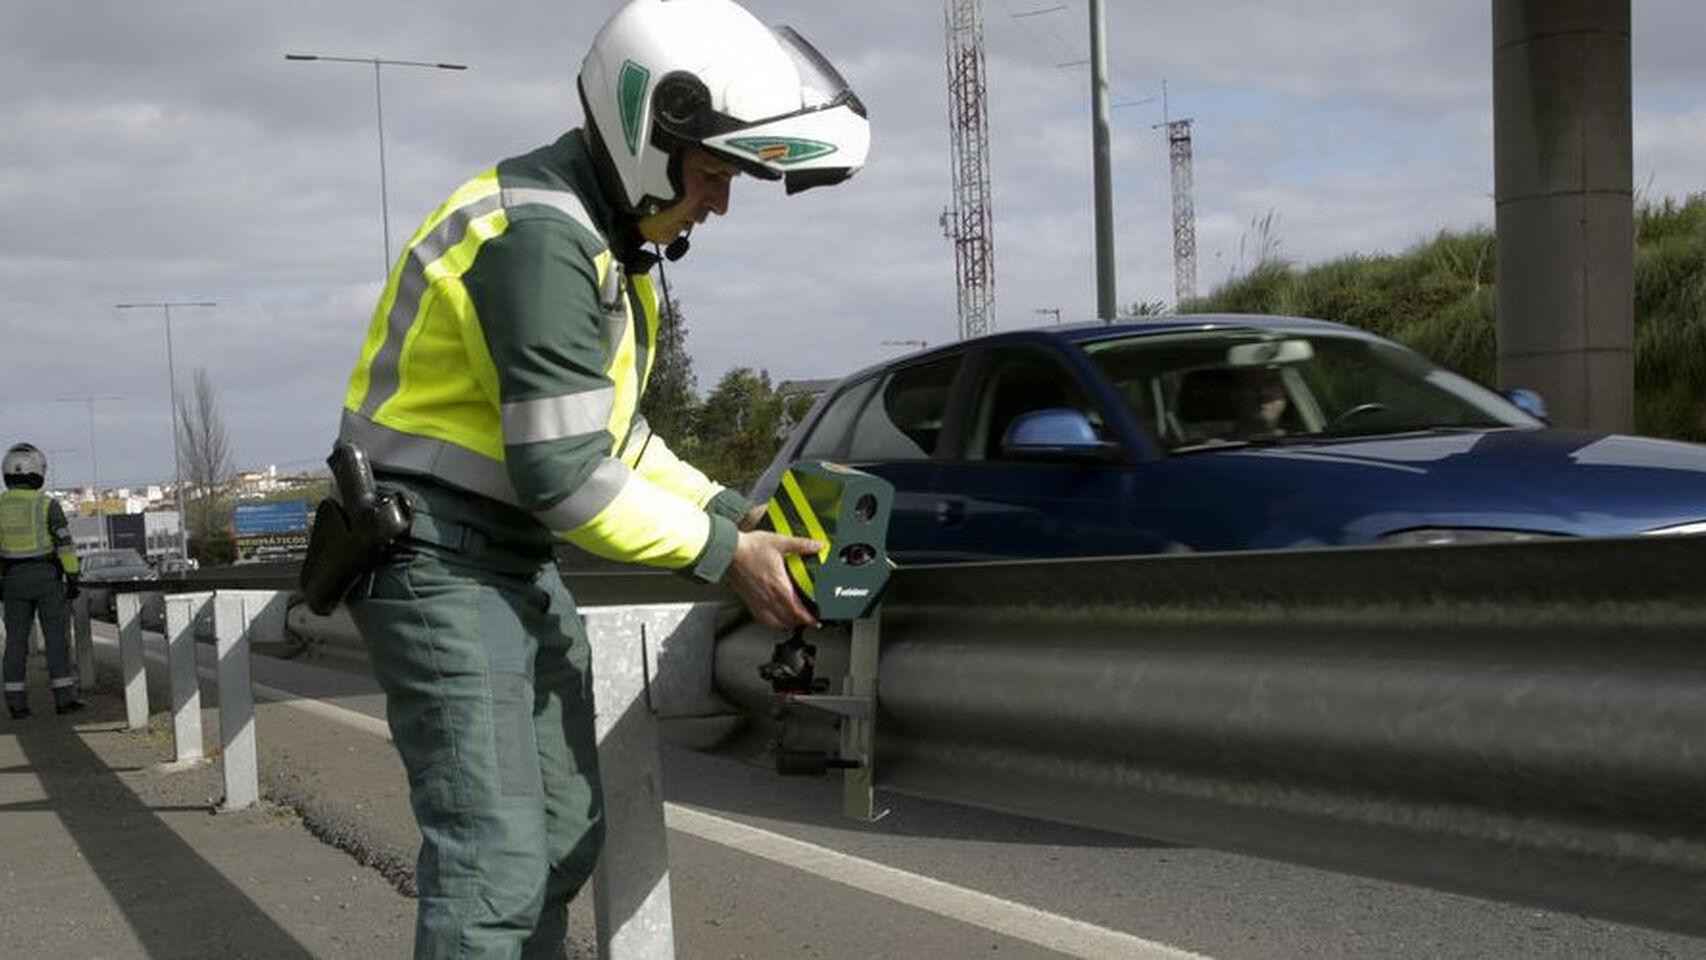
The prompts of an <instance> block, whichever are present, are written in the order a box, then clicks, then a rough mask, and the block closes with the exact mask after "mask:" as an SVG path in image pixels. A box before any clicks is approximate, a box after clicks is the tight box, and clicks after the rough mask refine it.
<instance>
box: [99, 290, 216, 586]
mask: <svg viewBox="0 0 1706 960" xmlns="http://www.w3.org/2000/svg"><path fill="white" fill-rule="evenodd" d="M217 306H219V304H218V303H216V302H214V301H212V300H172V301H156V302H153V303H115V304H113V307H114V309H118V310H139V309H156V308H157V309H159V310H161V311H163V312H164V313H165V315H166V379H167V380H168V381H170V386H171V392H172V483H173V486H172V498H173V500H174V501H175V502H176V503H177V505H178V556H179V558H180V559H183V560H188V559H189V556H190V537H189V524H188V520H189V515H188V514H187V513H185V512H184V467H183V461H182V458H181V457H179V456H178V373H177V370H176V368H175V366H174V361H173V359H172V308H173V307H217Z"/></svg>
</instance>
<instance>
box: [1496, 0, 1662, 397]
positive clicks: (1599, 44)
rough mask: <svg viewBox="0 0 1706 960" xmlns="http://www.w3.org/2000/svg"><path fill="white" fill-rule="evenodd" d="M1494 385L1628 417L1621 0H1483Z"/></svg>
mask: <svg viewBox="0 0 1706 960" xmlns="http://www.w3.org/2000/svg"><path fill="white" fill-rule="evenodd" d="M1492 8H1493V171H1494V177H1493V179H1494V191H1495V193H1494V197H1495V202H1496V205H1497V211H1498V221H1497V222H1498V378H1499V386H1501V387H1503V388H1506V389H1509V388H1513V387H1529V388H1531V389H1534V390H1538V391H1540V393H1541V395H1542V396H1544V397H1545V398H1546V401H1547V403H1548V404H1549V406H1550V408H1551V414H1552V420H1553V423H1554V424H1556V425H1558V426H1562V427H1571V428H1578V429H1591V430H1608V431H1629V430H1632V429H1633V428H1634V419H1635V417H1634V410H1635V405H1634V379H1635V374H1634V342H1635V339H1634V338H1635V333H1634V315H1635V308H1634V273H1635V252H1634V251H1635V237H1634V233H1635V226H1634V206H1633V200H1634V196H1633V182H1632V181H1633V173H1632V166H1633V160H1632V153H1633V147H1632V142H1633V133H1632V120H1631V116H1632V112H1633V111H1632V107H1631V93H1630V91H1631V80H1630V69H1631V68H1630V62H1631V54H1630V44H1629V27H1630V0H1492Z"/></svg>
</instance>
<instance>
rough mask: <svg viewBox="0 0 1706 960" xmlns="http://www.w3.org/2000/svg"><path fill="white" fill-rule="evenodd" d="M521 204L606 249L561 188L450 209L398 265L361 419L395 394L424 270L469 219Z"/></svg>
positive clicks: (504, 193) (506, 193) (502, 194)
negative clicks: (555, 217)
mask: <svg viewBox="0 0 1706 960" xmlns="http://www.w3.org/2000/svg"><path fill="white" fill-rule="evenodd" d="M526 204H540V205H542V206H547V207H551V208H552V209H554V210H557V211H560V212H561V213H562V214H563V215H564V216H567V217H568V218H569V219H571V220H573V221H575V222H576V223H578V224H580V225H581V226H583V227H585V228H586V229H587V230H589V231H591V232H592V235H593V236H595V237H598V238H599V242H600V243H605V244H606V245H608V241H606V240H605V239H604V231H602V230H600V229H599V228H598V226H597V225H596V224H595V223H593V220H592V217H591V216H590V215H589V214H588V213H587V212H586V205H585V204H583V203H581V200H580V197H577V196H575V195H574V194H573V193H570V192H568V191H565V190H539V189H531V188H517V189H507V190H499V191H498V192H497V193H495V194H489V195H487V196H484V197H481V198H479V199H478V200H473V201H470V202H469V203H467V204H466V205H464V206H461V207H458V208H457V209H456V210H454V211H452V212H451V214H450V215H449V216H447V217H445V218H444V220H443V222H441V223H440V224H439V225H438V226H436V227H434V228H433V229H432V231H431V232H429V233H428V234H427V235H426V236H425V237H422V238H421V242H420V243H417V244H415V245H414V246H413V247H412V248H410V250H409V253H408V255H407V257H406V258H405V259H404V261H403V270H402V273H401V275H400V276H398V278H397V297H396V299H395V300H393V301H391V311H390V312H389V313H388V314H386V317H385V343H384V344H382V345H381V346H380V348H379V352H378V353H377V354H375V355H374V357H373V364H372V366H371V367H370V368H369V370H368V384H367V396H365V397H364V398H362V402H361V414H362V416H365V417H369V418H371V417H372V416H373V415H374V414H376V413H378V412H379V408H380V407H382V406H384V405H385V403H386V401H388V400H390V399H391V398H392V397H394V396H396V395H397V390H398V388H399V386H400V384H399V376H400V375H399V372H398V370H399V366H400V364H401V361H402V355H403V342H404V341H405V340H406V339H407V338H408V335H409V328H410V327H412V326H414V323H415V315H416V314H418V313H419V312H420V309H421V298H422V297H424V296H425V295H426V291H427V277H426V271H427V267H429V266H431V265H432V264H433V263H434V262H436V261H437V260H438V259H439V258H440V257H443V256H444V255H445V254H446V253H448V252H449V251H450V250H451V249H452V248H453V247H455V246H456V245H457V244H459V243H461V242H462V241H463V240H464V239H465V238H466V237H467V236H468V226H469V225H470V224H471V223H473V221H475V220H478V219H479V218H481V217H483V216H486V215H487V214H489V213H491V212H492V211H494V210H497V209H498V208H500V207H504V208H508V207H516V206H524V205H526Z"/></svg>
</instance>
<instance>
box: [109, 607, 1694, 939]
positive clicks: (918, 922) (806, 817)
mask: <svg viewBox="0 0 1706 960" xmlns="http://www.w3.org/2000/svg"><path fill="white" fill-rule="evenodd" d="M96 633H97V636H101V635H102V634H103V633H104V634H105V636H107V637H109V638H110V637H111V636H112V627H111V626H110V625H107V624H97V625H96ZM150 642H151V644H158V638H153V639H151V641H150ZM201 653H202V655H203V656H204V658H205V660H204V662H205V663H206V664H207V665H209V666H211V663H212V651H211V650H206V649H204V650H202V651H201ZM150 671H151V674H152V673H154V672H156V671H158V672H159V673H161V675H162V676H163V669H162V666H161V664H159V663H151V664H150ZM364 671H365V667H364V666H363V665H362V664H360V663H351V662H344V661H338V660H335V659H332V658H325V659H322V660H321V661H319V662H316V663H301V662H296V661H284V660H275V659H271V658H267V657H257V658H256V660H255V663H254V669H253V673H254V680H255V682H256V684H257V685H258V686H259V687H262V688H266V689H265V690H263V691H262V694H263V697H264V696H265V695H266V693H267V691H268V690H270V691H272V692H273V695H274V696H275V697H277V696H282V697H284V699H282V700H275V702H264V703H263V704H262V706H261V707H260V709H259V717H258V724H259V743H260V749H261V753H262V757H261V759H262V766H263V779H264V780H265V781H266V782H265V783H264V784H263V789H265V790H266V791H267V792H268V793H269V794H270V795H272V796H273V797H274V798H275V799H279V800H282V801H284V802H287V803H290V804H292V805H294V806H297V807H298V809H300V810H302V811H303V812H304V815H305V819H306V820H307V821H308V822H309V824H310V825H311V826H312V827H313V828H314V829H316V831H317V832H320V833H321V835H322V836H323V837H324V838H325V839H327V840H328V841H330V842H335V843H337V844H339V845H340V846H343V847H344V848H345V849H347V850H349V851H350V852H351V853H352V855H354V856H356V857H357V858H358V859H360V860H362V861H363V862H365V863H368V864H369V865H370V866H374V867H375V868H377V869H380V870H381V871H382V872H385V873H387V875H389V876H391V877H392V878H393V879H394V880H400V881H401V882H403V883H404V884H406V883H407V882H408V873H409V865H410V863H411V861H412V855H413V846H414V843H415V835H414V828H413V824H412V821H411V820H410V819H409V814H408V808H407V798H406V796H405V794H404V782H403V775H402V771H401V768H400V766H399V765H398V763H397V761H396V758H395V755H394V753H393V752H392V750H391V748H390V746H389V744H388V743H386V742H385V740H384V739H383V737H382V726H381V725H380V723H379V722H378V720H377V718H380V717H382V716H383V711H384V706H383V698H382V697H381V696H380V695H379V694H378V692H377V690H376V688H375V687H374V685H373V683H372V681H371V680H370V679H369V678H368V677H367V676H366V675H365V672H364ZM212 696H213V692H212V691H211V689H208V690H204V697H206V698H209V702H211V697H212ZM160 702H163V701H159V700H157V701H156V708H158V704H159V703H160ZM325 707H331V708H333V709H329V710H328V709H325ZM663 769H664V787H665V795H666V798H667V800H668V801H669V803H670V808H669V811H668V814H669V818H670V823H671V827H672V830H671V834H670V838H669V841H670V858H671V892H672V898H673V902H674V908H675V929H676V940H677V943H678V946H679V955H680V956H682V957H683V958H699V957H705V958H754V960H760V958H771V957H777V958H782V957H789V958H792V957H813V958H830V960H843V958H847V960H851V958H873V957H902V956H907V957H914V956H934V957H941V958H961V957H1007V958H1012V957H1062V956H1081V957H1119V958H1127V957H1130V958H1139V957H1156V958H1177V957H1188V956H1193V955H1194V956H1203V957H1213V958H1225V960H1233V958H1251V960H1255V958H1262V960H1272V958H1300V960H1302V958H1306V960H1324V958H1336V957H1347V958H1348V957H1357V958H1363V957H1393V958H1412V957H1413V958H1418V960H1420V958H1427V960H1440V958H1459V957H1462V958H1469V957H1489V958H1492V957H1497V958H1512V957H1557V958H1577V957H1606V958H1624V957H1628V958H1636V957H1642V958H1644V957H1701V958H1706V939H1696V938H1689V937H1681V936H1675V935H1671V934H1666V933H1660V932H1656V931H1650V930H1645V929H1641V928H1636V927H1630V926H1624V925H1620V924H1613V923H1607V922H1603V921H1599V920H1593V919H1587V918H1583V917H1578V916H1574V915H1570V914H1563V913H1557V912H1551V911H1543V910H1535V909H1532V908H1527V907H1517V906H1511V905H1506V904H1500V903H1493V902H1490V901H1484V900H1479V899H1475V898H1471V897H1464V896H1458V895H1453V894H1444V893H1438V892H1434V891H1431V890H1426V889H1421V888H1416V887H1409V886H1404V885H1399V884H1393V883H1387V882H1383V881H1376V880H1367V879H1362V878H1358V877H1351V876H1344V875H1339V874H1332V873H1326V872H1322V871H1317V870H1311V869H1306V868H1299V867H1292V866H1288V865H1285V864H1279V863H1273V862H1268V861H1262V860H1255V859H1251V858H1247V857H1241V856H1235V855H1231V854H1226V853H1220V852H1217V851H1213V850H1206V849H1198V848H1181V847H1175V846H1170V845H1166V844H1162V843H1153V842H1145V841H1142V840H1138V839H1134V838H1131V837H1126V836H1118V835H1112V834H1103V833H1098V832H1094V831H1088V830H1082V829H1078V828H1073V827H1066V826H1059V825H1054V824H1050V823H1045V822H1041V821H1036V820H1029V819H1023V818H1017V817H1010V816H1004V815H999V814H993V813H988V812H984V811H980V810H976V809H971V808H966V807H959V806H954V805H949V804H942V803H935V802H929V801H922V800H916V799H912V798H908V797H902V796H888V795H885V796H883V797H882V800H883V801H884V803H885V805H886V806H887V807H888V808H889V811H890V812H889V813H888V815H887V816H885V817H884V818H882V819H881V820H879V821H877V822H876V823H869V824H867V823H859V822H854V821H850V820H847V819H844V818H843V817H841V816H840V813H839V810H840V787H839V784H838V783H836V782H834V781H833V780H827V779H826V780H793V779H782V778H779V777H777V776H776V775H775V774H774V773H773V772H771V771H770V770H768V769H766V768H760V767H756V766H751V765H748V764H745V763H742V762H740V761H738V760H734V759H730V758H727V757H721V756H712V755H705V754H697V753H693V752H689V751H685V750H680V749H676V748H672V747H667V746H666V747H665V748H664V749H663ZM583 899H585V898H583ZM575 934H576V939H577V941H578V942H579V943H580V944H581V946H582V949H583V950H586V949H589V948H590V942H591V941H590V938H591V916H590V911H589V910H588V909H587V908H586V905H585V904H577V909H576V911H575ZM587 955H589V956H590V955H591V954H590V953H589V954H587Z"/></svg>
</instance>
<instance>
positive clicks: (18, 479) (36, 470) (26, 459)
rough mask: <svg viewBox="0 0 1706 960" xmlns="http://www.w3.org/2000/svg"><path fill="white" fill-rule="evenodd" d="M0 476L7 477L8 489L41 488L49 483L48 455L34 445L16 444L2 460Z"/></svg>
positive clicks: (0, 461)
mask: <svg viewBox="0 0 1706 960" xmlns="http://www.w3.org/2000/svg"><path fill="white" fill-rule="evenodd" d="M0 474H3V475H4V476H5V479H6V486H8V487H19V486H35V487H37V488H40V487H41V485H42V484H43V483H45V482H47V455H46V454H44V453H42V452H41V451H40V450H38V449H36V448H35V446H34V445H32V444H28V443H19V444H15V445H14V446H13V447H12V449H10V450H7V451H6V456H5V458H4V459H0Z"/></svg>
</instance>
